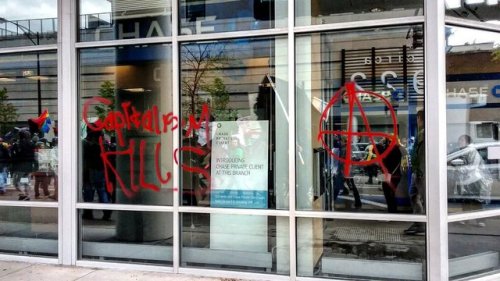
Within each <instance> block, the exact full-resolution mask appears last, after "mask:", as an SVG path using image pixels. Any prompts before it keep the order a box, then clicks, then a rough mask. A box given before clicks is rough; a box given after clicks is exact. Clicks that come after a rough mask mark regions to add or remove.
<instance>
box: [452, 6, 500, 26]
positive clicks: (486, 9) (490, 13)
mask: <svg viewBox="0 0 500 281" xmlns="http://www.w3.org/2000/svg"><path fill="white" fill-rule="evenodd" d="M445 7H446V15H447V16H450V17H454V18H459V19H466V20H472V21H480V22H486V23H491V24H500V4H499V1H498V0H465V1H462V0H445Z"/></svg>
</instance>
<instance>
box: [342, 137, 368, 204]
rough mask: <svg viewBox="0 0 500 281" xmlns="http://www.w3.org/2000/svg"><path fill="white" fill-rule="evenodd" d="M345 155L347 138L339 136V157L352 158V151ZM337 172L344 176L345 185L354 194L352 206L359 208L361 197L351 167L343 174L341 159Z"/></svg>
mask: <svg viewBox="0 0 500 281" xmlns="http://www.w3.org/2000/svg"><path fill="white" fill-rule="evenodd" d="M346 155H347V139H346V138H345V137H342V138H341V148H340V158H341V159H347V158H346V157H351V159H352V151H351V156H346ZM338 172H339V174H340V176H341V177H342V176H343V178H344V181H345V183H347V186H348V187H349V189H350V190H352V193H353V195H354V207H355V208H356V209H359V208H361V205H362V204H361V197H360V196H359V191H358V188H357V187H356V184H355V183H354V177H353V175H352V167H351V169H350V172H349V174H348V175H346V174H344V162H343V161H341V163H340V165H339V171H338Z"/></svg>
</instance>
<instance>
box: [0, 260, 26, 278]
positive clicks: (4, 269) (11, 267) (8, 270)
mask: <svg viewBox="0 0 500 281" xmlns="http://www.w3.org/2000/svg"><path fill="white" fill-rule="evenodd" d="M30 266H32V265H31V264H29V263H23V262H10V261H2V262H0V278H1V277H3V276H6V275H9V274H12V273H14V272H16V271H19V270H22V269H25V268H27V267H30Z"/></svg>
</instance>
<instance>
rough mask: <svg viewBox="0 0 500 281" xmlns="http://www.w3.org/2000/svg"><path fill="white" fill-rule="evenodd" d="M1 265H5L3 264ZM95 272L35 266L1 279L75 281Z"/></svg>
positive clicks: (4, 280) (83, 269) (89, 269)
mask: <svg viewBox="0 0 500 281" xmlns="http://www.w3.org/2000/svg"><path fill="white" fill-rule="evenodd" d="M0 264H2V265H3V262H2V263H0ZM27 265H29V264H27ZM93 271H95V269H92V268H82V267H74V266H61V265H47V264H33V265H29V266H27V267H26V268H22V269H20V270H17V271H15V272H12V273H10V274H7V275H5V276H2V277H0V281H7V280H8V281H11V280H16V281H33V280H36V281H74V280H77V279H79V278H81V277H83V276H85V275H87V274H89V273H91V272H93ZM94 280H96V279H94ZM101 280H103V279H101Z"/></svg>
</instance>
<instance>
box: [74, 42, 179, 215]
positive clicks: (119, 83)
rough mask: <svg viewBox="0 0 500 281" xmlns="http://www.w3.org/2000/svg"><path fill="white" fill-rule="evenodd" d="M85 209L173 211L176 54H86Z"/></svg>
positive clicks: (120, 50)
mask: <svg viewBox="0 0 500 281" xmlns="http://www.w3.org/2000/svg"><path fill="white" fill-rule="evenodd" d="M79 70H80V72H79V74H80V76H79V79H80V80H79V83H80V84H79V86H80V108H81V111H80V113H81V115H80V129H81V130H80V137H81V142H80V144H81V145H80V162H79V163H80V165H79V168H80V183H81V184H80V187H79V191H80V194H79V195H80V202H82V201H83V202H99V203H120V204H145V205H171V204H172V200H173V190H172V172H173V169H175V168H176V167H174V166H173V163H174V152H173V148H172V134H173V130H175V129H176V128H177V127H179V125H178V124H177V123H178V122H177V120H178V118H177V117H175V116H173V113H172V84H171V77H172V76H171V71H172V70H171V47H170V46H169V45H141V46H123V47H116V48H115V47H112V48H100V49H86V50H83V51H81V53H80V69H79Z"/></svg>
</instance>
